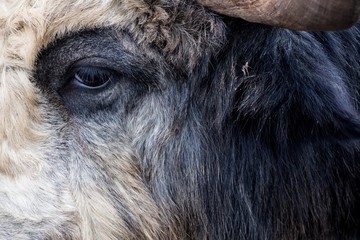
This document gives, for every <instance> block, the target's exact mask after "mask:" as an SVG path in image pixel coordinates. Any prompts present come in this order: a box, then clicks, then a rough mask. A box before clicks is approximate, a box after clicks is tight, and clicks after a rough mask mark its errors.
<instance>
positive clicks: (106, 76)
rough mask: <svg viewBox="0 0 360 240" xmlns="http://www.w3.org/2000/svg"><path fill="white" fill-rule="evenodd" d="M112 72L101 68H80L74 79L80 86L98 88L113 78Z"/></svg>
mask: <svg viewBox="0 0 360 240" xmlns="http://www.w3.org/2000/svg"><path fill="white" fill-rule="evenodd" d="M111 76H112V75H111V73H109V72H108V71H107V70H106V69H101V68H94V67H92V68H91V67H88V68H79V69H78V70H77V72H76V73H75V74H74V81H75V82H76V84H78V85H80V86H85V87H89V88H97V87H101V86H103V85H105V84H106V83H107V82H108V81H110V79H111Z"/></svg>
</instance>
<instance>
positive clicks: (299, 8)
mask: <svg viewBox="0 0 360 240" xmlns="http://www.w3.org/2000/svg"><path fill="white" fill-rule="evenodd" d="M197 1H198V2H199V3H200V4H201V5H203V6H205V7H208V8H209V9H211V10H213V11H214V12H217V13H220V14H223V15H227V16H232V17H237V18H242V19H244V20H246V21H249V22H256V23H262V24H268V25H272V26H277V27H284V28H289V29H294V30H307V31H318V30H322V31H325V30H340V29H345V28H348V27H350V26H352V25H354V24H355V23H356V22H357V21H358V20H359V19H360V0H197Z"/></svg>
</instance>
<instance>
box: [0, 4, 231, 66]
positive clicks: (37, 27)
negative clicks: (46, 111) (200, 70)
mask: <svg viewBox="0 0 360 240" xmlns="http://www.w3.org/2000/svg"><path fill="white" fill-rule="evenodd" d="M0 6H1V9H5V10H6V11H3V15H0V22H4V24H3V27H2V28H3V29H2V32H3V33H0V34H1V35H3V36H6V37H7V40H8V41H7V43H5V44H7V46H6V48H7V49H8V51H7V52H8V55H11V56H16V57H14V58H16V61H15V65H16V64H19V61H18V60H19V59H21V60H23V66H22V67H25V68H27V69H32V67H33V64H34V62H35V56H36V53H37V52H39V51H40V49H43V48H45V47H47V46H48V45H49V44H50V43H51V42H53V41H54V40H56V39H58V38H63V37H64V36H66V35H67V34H69V33H72V32H78V31H81V30H83V29H95V28H106V27H109V26H112V27H115V28H117V29H126V31H128V32H129V33H130V34H131V35H132V36H133V38H134V41H136V42H137V43H139V44H142V45H144V46H149V45H151V46H155V47H157V48H159V49H160V50H161V51H162V52H163V53H164V54H167V55H169V54H172V55H176V54H177V55H181V57H182V58H183V59H191V60H192V61H194V59H195V58H196V55H198V52H197V51H199V49H205V48H209V47H210V48H211V46H208V45H212V46H213V45H216V44H218V43H219V42H221V36H223V35H224V34H223V31H224V28H222V27H221V25H222V21H220V20H219V19H220V18H217V17H215V16H214V15H212V14H208V13H207V12H206V11H195V10H196V9H201V6H198V5H194V4H188V3H187V1H180V0H159V1H151V3H148V2H146V1H143V0H123V1H117V0H104V1H95V0H94V1H90V0H89V1H81V0H55V1H46V0H37V1H34V0H18V1H11V2H10V1H5V2H2V3H0ZM179 39H181V41H179ZM179 49H182V52H181V53H179ZM176 51H178V52H176ZM187 55H188V56H187ZM5 59H6V58H5ZM171 59H175V58H174V57H172V58H171ZM6 60H7V61H8V62H7V65H13V64H12V63H11V61H10V62H9V59H6ZM188 62H189V61H188ZM16 67H19V66H18V65H17V66H16Z"/></svg>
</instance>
